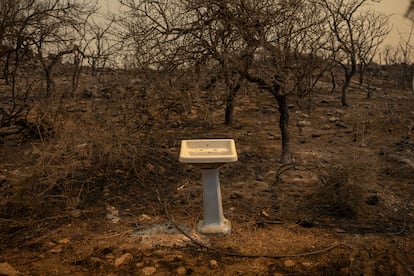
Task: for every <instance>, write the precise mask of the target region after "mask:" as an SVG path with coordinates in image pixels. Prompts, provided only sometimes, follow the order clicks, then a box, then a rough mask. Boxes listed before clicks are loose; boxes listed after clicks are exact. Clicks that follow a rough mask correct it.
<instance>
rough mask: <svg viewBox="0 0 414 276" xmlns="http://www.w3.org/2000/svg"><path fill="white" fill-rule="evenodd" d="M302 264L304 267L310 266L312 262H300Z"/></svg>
mask: <svg viewBox="0 0 414 276" xmlns="http://www.w3.org/2000/svg"><path fill="white" fill-rule="evenodd" d="M302 265H303V266H306V267H311V266H312V263H311V262H302Z"/></svg>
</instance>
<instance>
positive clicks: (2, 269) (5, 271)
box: [0, 263, 20, 276]
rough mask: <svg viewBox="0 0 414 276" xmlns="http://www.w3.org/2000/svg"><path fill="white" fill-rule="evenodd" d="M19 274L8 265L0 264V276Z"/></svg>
mask: <svg viewBox="0 0 414 276" xmlns="http://www.w3.org/2000/svg"><path fill="white" fill-rule="evenodd" d="M19 274H20V273H19V272H18V271H17V270H16V269H14V267H12V266H11V265H9V264H8V263H0V275H6V276H15V275H19Z"/></svg>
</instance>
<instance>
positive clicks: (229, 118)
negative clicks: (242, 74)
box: [224, 83, 240, 125]
mask: <svg viewBox="0 0 414 276" xmlns="http://www.w3.org/2000/svg"><path fill="white" fill-rule="evenodd" d="M239 90H240V83H238V84H237V85H236V86H235V87H233V88H232V89H231V90H230V91H229V92H228V94H227V97H226V110H225V118H224V123H225V124H226V125H231V124H233V113H234V100H235V98H236V95H237V92H238V91H239Z"/></svg>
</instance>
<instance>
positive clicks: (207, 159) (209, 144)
mask: <svg viewBox="0 0 414 276" xmlns="http://www.w3.org/2000/svg"><path fill="white" fill-rule="evenodd" d="M179 160H180V162H183V163H189V164H192V165H195V166H197V167H199V168H200V169H201V170H202V180H203V208H204V218H203V220H202V221H200V222H199V224H198V227H197V230H198V231H199V232H200V233H203V234H219V235H226V234H229V233H230V232H231V223H230V221H229V220H227V219H226V218H225V217H224V215H223V207H222V201H221V191H220V180H219V168H220V167H221V166H223V165H224V164H226V163H228V162H235V161H237V151H236V146H235V143H234V140H233V139H205V140H183V141H181V151H180V157H179Z"/></svg>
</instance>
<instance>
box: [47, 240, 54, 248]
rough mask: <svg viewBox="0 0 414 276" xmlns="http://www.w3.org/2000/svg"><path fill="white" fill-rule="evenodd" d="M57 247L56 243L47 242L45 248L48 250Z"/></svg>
mask: <svg viewBox="0 0 414 276" xmlns="http://www.w3.org/2000/svg"><path fill="white" fill-rule="evenodd" d="M55 246H56V243H54V242H52V241H47V242H45V247H47V248H53V247H55Z"/></svg>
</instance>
